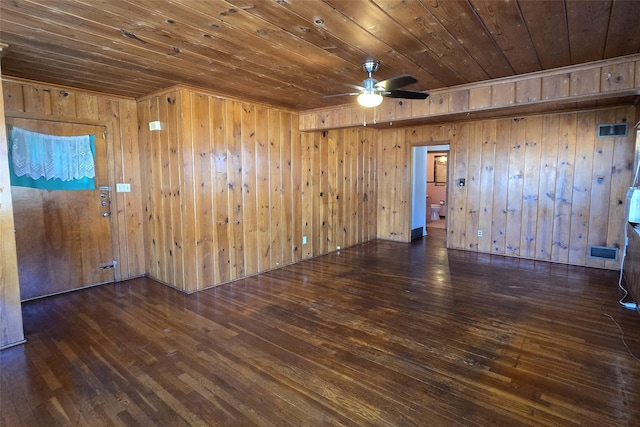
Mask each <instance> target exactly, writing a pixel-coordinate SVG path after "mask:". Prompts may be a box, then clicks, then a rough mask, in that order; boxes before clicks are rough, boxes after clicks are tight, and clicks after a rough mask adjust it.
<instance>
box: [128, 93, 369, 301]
mask: <svg viewBox="0 0 640 427" xmlns="http://www.w3.org/2000/svg"><path fill="white" fill-rule="evenodd" d="M138 115H139V121H140V123H141V126H140V141H141V142H142V144H141V150H142V153H143V155H142V156H141V169H142V170H143V174H144V175H145V178H146V179H145V182H147V185H146V187H145V195H144V204H145V212H146V220H145V228H144V230H145V242H146V247H145V248H146V252H147V264H148V266H147V268H148V271H149V275H150V276H151V277H153V278H154V279H156V280H159V281H161V282H163V283H166V284H169V285H171V286H174V287H176V288H178V289H181V290H184V291H186V292H193V291H196V290H200V289H204V288H206V287H210V286H214V285H217V284H220V283H225V282H229V281H231V280H235V279H238V278H242V277H246V276H250V275H253V274H256V273H260V272H264V271H268V270H271V269H273V268H278V267H280V266H283V265H287V264H291V263H294V262H297V261H300V260H301V259H303V258H308V257H313V256H317V255H319V254H320V253H326V252H327V250H328V248H329V247H328V246H326V247H325V248H324V252H318V251H320V248H319V247H318V248H317V250H312V249H311V248H313V241H317V243H318V244H319V241H320V240H319V239H317V238H315V239H314V236H317V234H314V233H319V232H320V229H319V228H318V229H309V230H306V229H305V219H304V218H305V212H309V213H312V212H318V211H319V210H320V208H321V206H320V205H321V203H319V202H318V201H317V200H315V198H311V197H310V198H309V200H306V199H305V197H307V196H310V193H308V192H307V196H305V189H304V188H305V184H304V178H307V177H310V180H311V181H313V180H314V179H315V177H314V176H312V175H309V173H308V168H309V167H310V165H309V164H307V163H305V162H307V161H311V162H315V161H318V159H317V158H316V157H309V156H308V155H307V154H306V148H303V146H304V144H305V143H306V142H302V141H301V136H300V133H299V132H298V117H297V115H296V114H295V113H292V112H288V111H283V110H279V109H274V108H270V107H268V106H262V105H254V104H249V103H245V102H242V101H236V100H230V99H224V98H220V97H217V96H215V95H212V94H209V93H203V92H198V91H194V90H191V89H188V88H181V87H177V88H172V89H170V90H167V91H164V92H161V93H157V94H154V95H152V96H149V97H147V98H144V99H140V100H139V103H138ZM153 120H160V121H161V122H162V130H160V131H156V132H151V131H149V129H148V125H147V123H148V122H149V121H153ZM308 136H309V137H310V138H311V141H315V140H316V137H318V135H313V134H309V135H308ZM318 138H319V137H318ZM357 142H358V143H359V144H360V143H361V144H364V145H368V144H370V142H368V141H364V142H361V141H360V140H357ZM312 145H314V144H312ZM353 146H354V147H356V144H355V143H354V144H353ZM363 153H364V151H363ZM367 154H368V152H367ZM363 164H364V161H363ZM305 171H306V172H305ZM335 171H336V168H335V167H334V168H333V169H332V172H333V173H335ZM312 185H314V186H315V185H316V184H312ZM347 200H351V199H347ZM353 200H357V199H356V198H353ZM332 220H335V219H332ZM353 221H354V222H356V223H357V221H358V217H354V219H353ZM310 224H312V221H309V225H310ZM332 227H333V226H332ZM373 229H374V228H373ZM306 232H308V235H307V234H304V233H306ZM303 235H307V236H308V239H309V242H308V244H307V245H302V236H303ZM351 244H355V243H351Z"/></svg>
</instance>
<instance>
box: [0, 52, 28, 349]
mask: <svg viewBox="0 0 640 427" xmlns="http://www.w3.org/2000/svg"><path fill="white" fill-rule="evenodd" d="M2 46H3V45H1V44H0V52H1V51H2ZM1 76H2V74H1V73H0V77H1ZM2 96H3V90H2V85H0V99H2ZM8 159H9V157H8V151H7V134H6V130H5V118H4V103H1V102H0V349H2V348H4V347H8V346H11V345H14V344H17V343H20V342H22V341H24V331H23V328H22V307H21V304H20V284H19V281H18V258H17V254H16V237H15V231H14V230H15V228H14V222H13V204H12V202H11V184H10V183H9V162H8Z"/></svg>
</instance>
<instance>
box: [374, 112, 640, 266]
mask: <svg viewBox="0 0 640 427" xmlns="http://www.w3.org/2000/svg"><path fill="white" fill-rule="evenodd" d="M635 117H636V111H635V107H633V106H627V107H624V106H623V107H617V108H602V109H598V110H592V111H580V112H569V113H559V114H547V115H540V116H529V117H514V118H504V119H497V120H481V121H475V122H458V123H454V124H445V125H437V126H436V125H425V126H416V127H409V128H403V129H395V130H392V129H387V130H382V131H380V132H379V152H378V175H379V176H380V179H379V181H378V183H379V191H378V204H379V210H378V236H379V237H380V238H385V239H391V240H399V241H409V237H410V236H409V235H408V233H409V230H410V217H409V215H410V210H409V209H408V208H402V206H403V204H404V201H405V200H409V197H410V188H406V187H404V186H403V185H402V184H400V183H399V181H400V180H404V182H410V179H409V178H410V177H409V176H407V171H406V168H405V165H408V164H410V159H411V145H424V144H428V143H429V142H430V141H431V140H432V139H433V138H442V139H443V140H444V139H446V138H449V139H448V141H449V142H450V144H451V152H450V164H449V182H450V185H449V196H448V201H449V202H448V205H449V210H448V212H447V217H448V219H447V220H448V239H447V245H448V247H450V248H454V249H464V250H470V251H477V252H486V253H494V254H500V255H507V256H513V257H519V258H529V259H540V260H547V261H554V262H560V263H567V264H572V265H584V266H592V267H599V268H607V269H617V268H619V266H620V261H603V260H600V259H593V258H589V256H588V247H589V245H599V246H609V247H618V248H622V246H623V244H624V227H625V219H624V202H625V197H626V191H627V188H628V187H629V186H630V185H631V181H632V179H633V165H634V153H635V145H634V139H635V135H633V132H630V134H629V136H627V137H619V138H597V137H596V132H597V125H598V124H599V123H621V122H625V121H626V122H629V123H631V122H634V123H635V121H634V118H635ZM447 128H449V129H450V130H449V131H447V130H446V129H447ZM459 178H464V179H465V180H466V185H465V187H458V186H456V185H455V183H456V182H457V179H459ZM451 184H454V185H451ZM478 229H482V231H483V237H478V235H477V231H478Z"/></svg>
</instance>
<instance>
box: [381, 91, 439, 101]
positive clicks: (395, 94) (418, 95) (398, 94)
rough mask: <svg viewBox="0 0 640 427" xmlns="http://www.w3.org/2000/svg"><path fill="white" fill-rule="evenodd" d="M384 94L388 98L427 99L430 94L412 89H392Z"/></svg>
mask: <svg viewBox="0 0 640 427" xmlns="http://www.w3.org/2000/svg"><path fill="white" fill-rule="evenodd" d="M382 96H386V97H387V98H404V99H427V97H428V96H429V94H428V93H426V92H415V91H412V90H392V91H389V92H388V93H383V94H382Z"/></svg>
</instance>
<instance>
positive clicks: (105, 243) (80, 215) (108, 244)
mask: <svg viewBox="0 0 640 427" xmlns="http://www.w3.org/2000/svg"><path fill="white" fill-rule="evenodd" d="M7 124H8V125H13V126H17V127H20V128H22V129H26V130H29V131H32V132H39V133H44V134H49V135H57V136H74V135H88V134H93V135H95V136H96V138H95V141H94V142H95V148H96V152H95V157H94V162H95V173H96V175H95V184H96V185H95V186H96V189H95V190H73V191H71V190H40V189H35V188H28V187H18V186H12V187H11V195H12V198H13V211H14V219H15V229H16V250H17V256H18V274H19V280H20V298H21V300H23V301H25V300H29V299H34V298H39V297H43V296H49V295H55V294H58V293H62V292H67V291H71V290H75V289H80V288H83V287H87V286H93V285H98V284H102V283H109V282H114V281H115V272H114V268H113V267H114V260H113V259H114V258H113V245H112V238H111V211H110V209H111V188H110V186H109V173H108V166H107V165H108V162H107V144H106V138H105V127H104V126H97V125H84V124H74V123H62V122H55V121H47V120H33V119H23V118H10V117H7Z"/></svg>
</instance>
